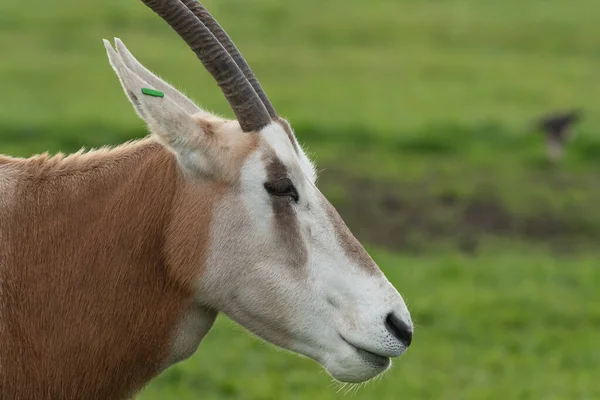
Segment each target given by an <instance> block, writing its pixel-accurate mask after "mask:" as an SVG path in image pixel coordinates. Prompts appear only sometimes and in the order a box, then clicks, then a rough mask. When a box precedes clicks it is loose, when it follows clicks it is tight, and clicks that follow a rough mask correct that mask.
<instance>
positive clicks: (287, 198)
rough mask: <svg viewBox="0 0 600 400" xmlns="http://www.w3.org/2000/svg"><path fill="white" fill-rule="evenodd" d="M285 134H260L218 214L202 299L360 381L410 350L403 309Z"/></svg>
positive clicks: (275, 129) (341, 376) (343, 377)
mask: <svg viewBox="0 0 600 400" xmlns="http://www.w3.org/2000/svg"><path fill="white" fill-rule="evenodd" d="M292 140H294V142H295V139H292ZM292 140H291V139H290V136H289V135H288V134H286V132H285V131H284V129H283V128H282V126H281V125H279V124H278V123H273V124H271V125H270V126H268V127H266V128H265V129H263V130H262V131H261V140H260V147H259V149H258V150H257V151H255V152H254V153H252V154H251V155H250V156H249V157H248V158H247V160H246V162H245V164H244V166H243V168H242V173H241V178H240V179H241V184H240V185H239V189H238V190H232V193H231V194H230V195H229V198H225V199H224V200H223V202H222V206H221V207H220V208H219V209H218V210H217V211H216V215H215V224H214V226H215V228H214V229H213V231H212V232H211V236H212V238H213V239H212V243H211V246H210V249H211V250H210V255H209V259H208V263H207V267H206V268H207V269H206V271H205V273H204V274H203V277H202V282H201V287H200V289H199V292H198V293H199V295H198V296H199V300H201V301H202V302H207V301H208V302H209V303H210V304H211V305H212V306H214V307H216V308H217V309H219V310H221V311H223V312H225V313H226V314H228V315H229V316H230V317H231V318H232V319H234V320H235V321H237V322H238V323H240V324H241V325H243V326H244V327H246V328H247V329H249V330H250V331H252V332H254V333H255V334H257V335H259V336H260V337H262V338H264V339H266V340H267V341H269V342H271V343H274V344H276V345H278V346H281V347H283V348H286V349H289V350H292V351H294V352H298V353H300V354H304V355H306V356H308V357H310V358H312V359H314V360H316V361H317V362H319V363H320V364H321V365H323V366H324V367H325V369H326V370H327V371H328V372H329V373H330V374H331V375H332V376H333V377H334V378H336V379H337V380H340V381H343V382H362V381H365V380H368V379H370V378H372V377H374V376H376V375H378V374H379V373H381V372H383V371H385V370H386V369H387V368H388V367H389V366H390V364H391V363H390V359H389V357H397V356H400V355H401V354H402V353H404V351H405V350H406V349H407V347H408V345H409V344H410V340H411V337H412V330H413V325H412V321H411V318H410V314H409V312H408V310H407V308H406V305H405V303H404V301H403V299H402V297H401V296H400V294H399V293H398V292H397V291H396V289H395V288H394V287H393V286H392V285H391V284H390V282H389V281H388V280H387V279H386V277H385V276H384V275H383V273H382V272H381V271H380V269H379V268H378V267H377V265H376V264H375V263H374V262H373V260H372V259H371V258H370V257H369V256H368V254H367V252H366V251H365V250H364V249H363V247H362V246H361V245H360V244H359V243H358V241H357V240H356V239H355V238H354V236H352V234H351V233H350V232H349V230H348V228H347V227H346V225H345V224H344V223H343V221H342V220H341V218H340V217H339V215H338V214H337V212H336V211H335V209H334V208H333V206H332V205H331V204H330V203H329V202H328V201H327V200H326V199H325V197H324V196H323V195H322V194H321V192H320V191H319V190H318V189H317V187H316V186H315V179H316V176H315V172H314V169H313V167H312V165H311V163H310V162H309V160H308V158H307V157H306V156H305V155H304V153H303V152H302V150H301V149H300V148H299V146H297V144H295V143H293V142H292ZM296 149H297V150H296ZM265 184H267V186H268V187H269V188H270V190H267V188H266V187H265ZM274 191H276V192H274ZM295 193H297V197H296V195H295Z"/></svg>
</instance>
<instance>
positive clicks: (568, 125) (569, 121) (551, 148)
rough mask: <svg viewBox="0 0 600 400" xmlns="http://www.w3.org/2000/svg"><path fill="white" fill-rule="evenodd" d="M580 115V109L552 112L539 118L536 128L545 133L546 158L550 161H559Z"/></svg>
mask: <svg viewBox="0 0 600 400" xmlns="http://www.w3.org/2000/svg"><path fill="white" fill-rule="evenodd" d="M581 117H582V113H581V111H580V110H571V111H565V112H560V113H552V114H549V115H546V116H544V117H543V118H541V119H540V120H539V123H538V128H539V129H541V130H542V131H543V132H544V134H545V135H546V143H547V149H548V158H549V160H550V161H552V162H557V161H560V160H561V159H562V157H563V154H564V149H565V146H566V144H567V143H568V142H569V141H570V140H571V139H572V137H573V130H572V127H573V125H574V124H575V123H576V122H578V121H579V120H580V119H581Z"/></svg>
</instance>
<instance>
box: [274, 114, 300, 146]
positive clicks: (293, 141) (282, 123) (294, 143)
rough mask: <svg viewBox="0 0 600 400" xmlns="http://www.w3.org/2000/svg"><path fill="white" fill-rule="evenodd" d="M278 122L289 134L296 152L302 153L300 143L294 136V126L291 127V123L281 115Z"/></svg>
mask: <svg viewBox="0 0 600 400" xmlns="http://www.w3.org/2000/svg"><path fill="white" fill-rule="evenodd" d="M277 123H278V124H279V125H281V127H282V128H283V130H284V131H285V133H286V134H287V136H288V139H290V142H292V146H293V147H294V151H295V152H296V154H300V149H299V148H298V143H297V142H296V138H295V137H294V134H293V133H292V128H291V127H290V123H289V122H287V121H286V120H285V119H283V118H281V117H279V119H278V120H277Z"/></svg>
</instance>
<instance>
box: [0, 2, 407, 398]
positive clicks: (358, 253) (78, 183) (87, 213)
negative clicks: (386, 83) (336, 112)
mask: <svg viewBox="0 0 600 400" xmlns="http://www.w3.org/2000/svg"><path fill="white" fill-rule="evenodd" d="M143 1H144V3H145V4H146V5H147V6H149V7H150V8H151V9H152V10H154V11H155V12H156V13H157V14H158V15H159V16H160V17H162V18H163V19H164V20H165V21H166V22H168V24H169V25H170V26H171V27H172V28H173V29H174V30H175V31H176V32H177V33H178V34H179V35H180V36H181V37H182V38H183V39H184V40H185V42H186V43H187V44H188V46H189V47H190V48H191V49H192V50H193V51H194V52H195V53H196V55H197V56H198V58H199V59H200V61H201V62H202V64H203V65H204V67H205V68H206V69H207V70H208V72H210V74H211V75H212V76H213V77H214V79H215V80H216V81H217V84H218V85H219V87H220V88H221V90H222V92H223V94H224V95H225V97H226V99H227V100H228V102H229V104H230V106H231V108H232V109H233V112H234V113H235V116H236V120H226V119H222V118H220V117H218V116H215V115H212V114H210V113H208V112H207V111H204V110H203V109H201V108H200V107H198V106H197V105H196V104H194V103H193V102H192V101H190V100H189V99H188V98H187V97H185V96H184V95H183V94H182V93H180V92H179V91H177V90H176V89H174V88H173V87H171V86H170V85H168V84H167V83H165V82H164V81H163V80H161V79H160V78H158V77H157V76H155V75H153V74H152V73H151V72H150V71H149V70H147V69H146V68H144V67H143V66H142V65H141V64H140V63H139V62H138V61H137V60H136V59H135V58H134V57H133V56H132V54H131V53H130V52H129V51H128V50H127V48H126V47H125V45H124V44H123V43H122V42H121V41H119V40H118V39H117V40H116V49H113V47H112V45H111V44H110V43H109V42H107V41H105V42H104V44H105V46H106V51H107V52H108V58H109V60H110V64H111V65H112V67H113V69H114V70H115V72H116V74H117V76H118V77H119V80H120V82H121V84H122V86H123V89H124V90H125V93H126V95H127V96H128V98H129V100H130V101H131V103H132V104H133V106H134V108H135V110H136V112H137V113H138V115H139V116H140V117H141V118H142V119H143V120H144V121H145V123H146V124H147V125H148V127H149V130H150V132H151V134H150V135H149V136H148V137H146V138H144V139H141V140H138V141H133V142H129V143H126V144H123V145H120V146H117V147H114V148H110V149H107V148H103V149H99V150H94V151H90V152H79V153H76V154H71V155H68V156H63V155H61V154H59V155H57V156H48V155H47V154H43V155H38V156H34V157H31V158H27V159H24V158H15V157H8V156H1V157H0V398H1V399H7V400H8V399H19V400H29V399H32V400H33V399H35V400H44V399H86V400H89V399H111V400H115V399H125V398H129V397H130V396H133V395H135V393H137V392H138V391H139V390H140V389H141V388H143V387H144V385H145V384H146V383H147V382H149V381H150V380H151V379H152V378H154V377H156V376H157V375H158V374H160V373H161V371H164V370H165V369H166V368H168V367H169V366H171V365H173V364H175V363H177V362H179V361H181V360H184V359H186V358H188V357H190V356H191V355H192V354H193V353H194V351H195V350H196V349H197V347H198V345H199V343H200V341H201V340H202V338H203V337H204V336H205V335H206V333H207V332H208V331H209V329H210V328H211V326H212V325H213V322H214V320H215V318H216V316H217V313H219V312H222V313H224V314H226V315H227V316H229V317H230V318H232V319H233V320H234V321H236V322H237V323H239V324H241V325H242V326H244V327H245V328H247V329H248V330H249V331H251V332H253V333H254V334H256V335H257V336H259V337H261V338H263V339H264V340H266V341H268V342H270V343H273V344H275V345H277V346H279V347H281V348H284V349H287V350H290V351H292V352H295V353H298V354H302V355H305V356H307V357H309V358H312V359H314V360H316V361H317V362H318V363H319V364H321V365H322V366H323V367H324V368H325V369H326V370H327V372H328V373H329V374H330V375H331V376H332V377H334V378H335V379H337V380H339V381H342V382H363V381H366V380H369V379H370V378H373V377H375V376H376V375H378V374H380V373H382V372H383V371H384V370H386V369H388V368H389V366H390V357H397V356H400V355H401V354H403V353H404V352H405V350H406V349H407V347H408V346H409V344H410V342H411V339H412V332H413V325H412V321H411V318H410V314H409V312H408V310H407V307H406V305H405V303H404V301H403V299H402V297H401V296H400V294H398V292H397V291H396V289H395V288H394V287H393V286H392V285H391V284H390V282H389V281H388V280H387V279H386V277H385V276H384V274H383V273H382V272H381V270H380V269H379V268H378V267H377V265H376V264H375V262H374V261H373V260H372V259H371V257H370V256H369V255H368V254H367V252H366V251H365V249H364V248H363V247H362V246H361V244H360V243H359V242H358V241H357V240H356V239H355V237H354V236H353V235H352V234H351V233H350V231H349V230H348V228H347V227H346V225H345V224H344V222H343V221H342V219H341V218H340V216H339V215H338V213H337V212H336V211H335V209H334V208H333V206H332V205H331V204H330V203H329V202H328V201H327V200H326V199H325V197H324V196H323V195H322V194H321V192H319V190H318V189H317V187H316V186H315V179H316V177H315V175H316V174H315V170H314V168H313V165H312V164H311V162H310V161H309V159H308V158H307V156H306V155H305V153H304V152H303V150H302V149H301V147H300V145H299V144H298V142H297V140H296V138H295V136H294V134H293V132H292V129H291V127H290V125H289V124H288V123H287V122H286V121H285V120H284V119H282V118H280V117H279V116H278V115H277V114H276V112H275V110H274V108H273V106H272V105H271V103H270V102H269V100H268V99H267V97H266V95H265V92H264V91H263V90H262V88H261V86H260V85H259V83H258V81H257V80H256V77H255V76H254V75H253V73H252V72H251V70H250V68H249V67H248V65H247V64H246V62H245V61H244V59H243V58H242V56H241V55H240V53H239V52H238V50H237V49H236V47H235V46H234V44H233V43H232V42H231V40H230V39H229V37H228V36H227V35H226V34H225V32H224V31H223V30H222V29H221V27H220V26H219V25H218V24H217V22H216V21H215V20H214V19H213V18H212V17H211V15H210V14H209V13H208V12H207V11H206V10H205V9H204V8H203V7H202V5H200V3H198V2H196V1H195V0H143Z"/></svg>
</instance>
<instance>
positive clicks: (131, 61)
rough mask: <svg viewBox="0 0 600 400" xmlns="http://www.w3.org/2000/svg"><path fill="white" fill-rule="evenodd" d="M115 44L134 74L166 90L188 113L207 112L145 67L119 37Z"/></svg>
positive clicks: (163, 90) (162, 90) (161, 89)
mask: <svg viewBox="0 0 600 400" xmlns="http://www.w3.org/2000/svg"><path fill="white" fill-rule="evenodd" d="M115 45H116V48H117V52H118V54H119V57H120V58H121V60H123V63H124V64H125V65H126V66H127V68H129V69H130V70H131V71H132V72H133V73H134V74H136V75H137V76H139V77H140V78H142V79H143V80H144V81H146V82H148V83H149V84H150V85H152V86H154V87H155V88H156V89H158V90H160V91H161V92H164V93H165V95H167V96H168V97H169V98H170V99H171V100H173V101H174V102H175V103H176V104H177V105H178V106H179V107H181V108H183V109H184V110H185V111H187V112H188V114H196V113H205V111H204V110H202V109H201V108H200V107H198V106H197V105H196V104H194V102H193V101H191V100H190V99H189V98H187V97H186V96H185V95H184V94H183V93H181V92H179V91H178V90H177V89H175V88H174V87H172V86H171V85H169V84H168V83H167V82H165V81H164V80H162V79H161V78H159V77H158V76H156V75H155V74H154V73H152V72H150V71H149V70H148V69H147V68H146V67H144V66H143V65H142V64H141V63H140V62H139V61H138V60H137V59H136V58H135V57H134V56H133V54H131V52H130V51H129V49H127V47H125V44H124V43H123V42H122V41H121V39H119V38H115Z"/></svg>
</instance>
